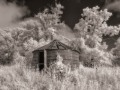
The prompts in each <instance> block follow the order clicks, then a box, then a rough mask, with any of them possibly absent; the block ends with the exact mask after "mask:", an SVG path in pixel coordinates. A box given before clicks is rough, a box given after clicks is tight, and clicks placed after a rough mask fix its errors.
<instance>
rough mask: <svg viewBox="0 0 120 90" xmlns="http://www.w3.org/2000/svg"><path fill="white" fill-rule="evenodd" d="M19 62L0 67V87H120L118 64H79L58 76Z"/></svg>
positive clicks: (111, 89)
mask: <svg viewBox="0 0 120 90" xmlns="http://www.w3.org/2000/svg"><path fill="white" fill-rule="evenodd" d="M50 73H51V72H49V73H47V72H41V73H40V72H39V71H37V70H36V71H35V70H33V69H29V68H26V67H24V66H22V65H12V66H1V67H0V90H120V68H119V67H114V68H111V67H99V68H86V67H83V66H82V65H80V67H79V68H78V69H76V70H74V71H70V70H68V71H67V72H66V73H65V74H64V75H65V76H64V77H63V78H62V79H59V80H58V78H56V77H55V76H56V75H54V73H53V74H50Z"/></svg>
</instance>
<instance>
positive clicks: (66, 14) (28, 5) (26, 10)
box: [0, 0, 120, 28]
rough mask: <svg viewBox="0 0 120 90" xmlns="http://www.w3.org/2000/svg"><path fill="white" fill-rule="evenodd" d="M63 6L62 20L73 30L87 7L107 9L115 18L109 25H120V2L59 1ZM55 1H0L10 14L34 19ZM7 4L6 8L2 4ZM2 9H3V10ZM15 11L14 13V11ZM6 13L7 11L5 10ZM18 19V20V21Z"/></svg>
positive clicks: (101, 0)
mask: <svg viewBox="0 0 120 90" xmlns="http://www.w3.org/2000/svg"><path fill="white" fill-rule="evenodd" d="M57 1H59V2H60V3H61V4H62V5H63V6H64V10H63V15H62V20H63V21H65V23H66V24H67V25H68V26H69V27H71V28H73V27H74V25H75V24H76V23H77V22H78V21H79V19H80V16H81V13H82V9H83V8H85V7H93V6H97V5H98V6H100V7H101V9H104V8H107V9H109V11H112V13H113V16H112V17H111V18H110V20H109V22H108V24H112V25H117V24H119V23H120V0H57ZM54 2H55V0H0V7H1V6H2V7H3V8H6V7H7V8H10V9H7V10H8V11H11V12H10V13H13V14H15V13H14V12H13V11H15V10H16V11H15V12H16V13H17V14H18V13H19V14H20V13H21V12H22V13H21V14H20V15H19V14H18V15H17V17H18V18H21V17H32V16H34V15H35V14H37V13H38V12H39V11H41V10H43V9H44V8H46V7H49V6H51V5H54ZM1 3H2V4H3V3H5V4H6V6H3V5H2V4H1ZM3 8H2V9H3ZM13 9H14V10H13ZM12 10H13V11H12ZM4 11H5V10H4ZM18 18H17V19H18Z"/></svg>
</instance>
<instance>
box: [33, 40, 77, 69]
mask: <svg viewBox="0 0 120 90" xmlns="http://www.w3.org/2000/svg"><path fill="white" fill-rule="evenodd" d="M58 53H59V54H60V56H61V57H62V58H63V63H64V64H70V65H71V67H78V65H79V53H78V52H77V51H76V50H73V49H72V47H69V46H67V45H65V44H64V43H62V42H60V41H58V40H53V41H52V42H50V43H49V44H47V45H44V46H42V47H40V48H38V49H36V50H34V51H33V63H32V64H33V65H34V66H35V67H39V69H40V70H42V69H43V68H47V67H49V66H50V64H51V63H53V62H54V61H56V57H57V54H58Z"/></svg>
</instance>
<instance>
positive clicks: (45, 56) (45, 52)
mask: <svg viewBox="0 0 120 90" xmlns="http://www.w3.org/2000/svg"><path fill="white" fill-rule="evenodd" d="M44 68H45V69H46V68H47V51H46V50H44Z"/></svg>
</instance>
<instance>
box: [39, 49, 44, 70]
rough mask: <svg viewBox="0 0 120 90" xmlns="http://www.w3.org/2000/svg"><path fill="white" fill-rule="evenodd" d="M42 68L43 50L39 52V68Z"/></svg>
mask: <svg viewBox="0 0 120 90" xmlns="http://www.w3.org/2000/svg"><path fill="white" fill-rule="evenodd" d="M43 68H44V52H43V51H42V52H40V53H39V70H42V69H43Z"/></svg>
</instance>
